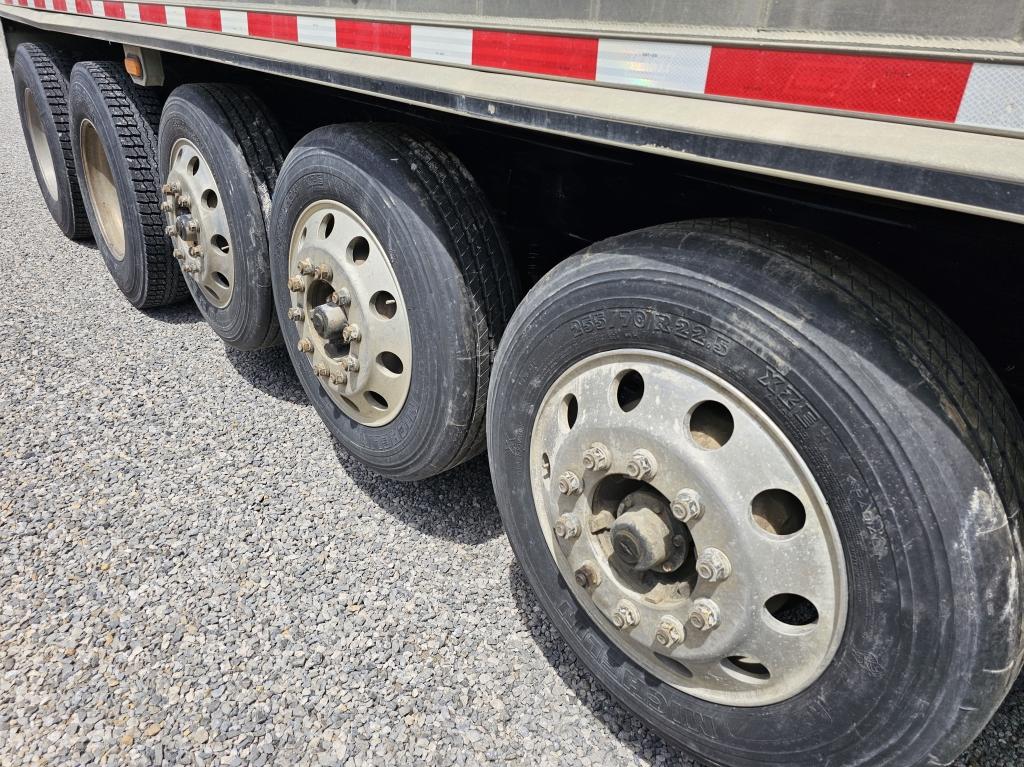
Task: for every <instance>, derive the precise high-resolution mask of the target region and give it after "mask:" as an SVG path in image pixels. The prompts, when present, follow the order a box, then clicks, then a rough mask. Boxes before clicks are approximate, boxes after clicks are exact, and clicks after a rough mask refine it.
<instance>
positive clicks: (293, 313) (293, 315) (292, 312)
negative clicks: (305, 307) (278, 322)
mask: <svg viewBox="0 0 1024 767" xmlns="http://www.w3.org/2000/svg"><path fill="white" fill-rule="evenodd" d="M288 319H290V320H295V321H296V322H302V320H304V319H306V313H305V312H304V311H302V309H299V308H298V307H297V306H293V307H292V308H291V309H289V310H288Z"/></svg>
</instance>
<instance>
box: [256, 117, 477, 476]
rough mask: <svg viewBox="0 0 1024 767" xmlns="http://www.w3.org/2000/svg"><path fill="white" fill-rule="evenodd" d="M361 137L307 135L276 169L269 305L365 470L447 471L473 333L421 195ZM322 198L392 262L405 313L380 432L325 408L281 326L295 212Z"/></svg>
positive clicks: (464, 412)
mask: <svg viewBox="0 0 1024 767" xmlns="http://www.w3.org/2000/svg"><path fill="white" fill-rule="evenodd" d="M360 138H361V137H360V135H359V133H358V128H354V129H353V130H352V131H351V132H345V131H343V132H342V137H339V139H338V140H339V141H340V142H341V144H340V145H339V146H337V149H336V150H335V149H334V148H333V147H332V149H331V151H326V150H325V148H324V147H321V146H318V145H317V144H315V143H313V142H314V141H315V140H316V137H315V136H314V137H312V139H307V140H305V141H304V142H301V143H300V144H299V145H298V146H296V148H295V149H294V150H293V151H292V153H291V154H290V155H289V157H288V160H287V161H286V162H285V166H284V168H283V169H282V173H281V176H280V177H279V179H278V184H277V187H276V193H275V197H274V205H273V216H272V223H271V232H272V236H271V275H272V278H273V285H274V298H275V303H276V306H277V316H278V320H279V322H280V323H281V327H282V336H283V339H284V342H285V345H286V346H287V348H288V353H289V355H291V358H292V363H293V364H294V366H295V369H296V371H297V373H298V376H299V379H300V380H301V382H302V385H303V388H304V389H305V391H306V394H307V395H308V397H309V399H310V401H311V402H312V403H313V406H314V407H315V408H316V410H317V412H318V414H319V415H320V416H321V418H322V419H323V420H324V422H325V423H326V424H327V426H328V428H329V430H330V431H331V434H332V435H333V436H334V437H335V438H336V439H338V440H339V441H340V442H341V443H342V444H343V445H345V446H346V447H349V449H350V450H351V451H352V452H355V453H356V454H358V455H359V456H360V459H361V460H362V461H363V462H364V463H366V464H368V465H369V466H371V467H372V468H375V469H377V470H379V471H381V472H383V473H386V474H388V475H389V476H392V477H394V478H397V479H401V480H415V479H420V478H423V477H426V476H431V475H432V474H436V473H437V472H438V471H441V470H443V469H444V468H446V467H447V466H448V465H449V463H450V461H451V459H452V457H453V456H454V455H455V453H456V452H457V450H458V449H459V447H460V445H461V438H460V436H459V432H458V431H457V429H452V428H450V427H451V426H452V425H456V426H457V425H459V424H464V423H466V422H467V421H468V420H469V418H470V414H471V413H472V408H473V396H474V395H473V393H472V392H471V391H467V386H466V385H465V384H464V383H463V384H462V385H461V386H460V383H459V382H466V381H475V375H476V368H475V355H476V335H475V329H474V327H473V324H472V314H471V312H470V309H469V295H468V290H467V288H466V285H465V282H464V278H463V276H462V274H461V273H460V272H459V270H458V268H457V266H456V265H455V263H454V262H453V260H452V258H451V256H450V255H449V251H448V247H449V245H448V243H447V242H446V241H445V235H444V234H443V231H444V230H443V228H442V227H441V226H440V225H439V222H437V221H435V220H434V217H433V214H432V213H431V210H430V206H429V203H428V200H427V198H426V197H425V196H424V192H423V190H421V189H418V188H417V187H416V186H415V185H414V184H412V183H411V182H410V181H409V178H408V176H407V175H406V174H405V173H404V172H403V170H402V169H401V168H400V167H397V166H396V167H392V166H391V165H389V163H388V162H387V160H386V159H382V157H381V154H380V153H379V150H380V148H379V147H375V146H373V143H372V141H370V142H363V141H361V140H360ZM375 150H376V151H375ZM343 152H344V155H345V156H344V159H342V156H341V155H342V153H343ZM321 200H337V201H339V202H341V203H343V204H345V205H347V206H348V207H349V208H351V209H352V210H353V211H354V212H355V213H356V215H358V216H359V217H360V218H361V219H362V220H363V221H365V222H366V224H367V225H368V226H369V228H370V230H371V231H372V232H373V233H374V235H375V236H376V238H377V239H378V241H379V242H380V244H381V246H382V248H383V250H384V252H385V253H386V254H387V255H388V257H389V260H390V261H391V266H392V268H393V270H394V272H395V276H396V278H397V281H398V285H399V289H400V290H401V293H402V300H403V302H404V304H405V307H406V310H407V312H408V317H409V324H410V331H411V339H412V344H411V348H412V350H413V351H412V374H411V381H410V387H409V393H408V395H407V397H406V400H405V403H404V405H403V406H402V410H401V412H400V413H399V414H398V415H397V416H396V417H395V419H394V420H392V421H391V422H390V423H388V424H386V425H384V426H379V427H368V426H364V425H362V424H360V423H358V422H356V421H354V420H352V419H351V418H349V417H348V416H346V415H345V414H344V412H342V411H341V409H340V408H338V407H337V406H336V405H335V404H334V402H333V400H332V399H331V398H330V396H329V395H328V394H327V392H326V391H325V390H324V388H323V386H322V385H321V384H320V381H319V379H318V378H317V377H316V376H315V375H314V373H313V371H312V369H311V365H310V363H309V360H308V359H307V357H306V355H305V354H304V353H302V352H300V351H298V349H297V343H298V339H299V334H298V329H297V326H296V323H295V322H293V321H292V320H289V319H288V318H287V311H288V309H289V307H290V306H291V298H290V293H289V291H288V287H287V283H288V277H289V274H288V252H289V247H290V241H291V236H292V232H293V230H294V228H295V224H296V222H297V221H298V219H299V217H300V216H301V214H302V213H303V211H305V210H306V209H307V208H308V207H309V206H310V205H311V204H313V203H316V202H319V201H321Z"/></svg>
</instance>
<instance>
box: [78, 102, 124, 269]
mask: <svg viewBox="0 0 1024 767" xmlns="http://www.w3.org/2000/svg"><path fill="white" fill-rule="evenodd" d="M80 131H81V135H80V146H81V148H82V175H84V176H85V188H86V189H87V190H88V192H89V200H90V201H91V202H92V209H93V212H94V213H95V216H96V222H97V223H98V224H99V229H100V234H101V236H102V237H103V240H104V241H105V242H106V243H107V246H108V247H109V248H110V255H112V256H113V257H114V258H115V259H116V260H118V261H123V260H124V254H125V232H124V216H123V214H122V213H121V198H120V196H119V195H118V193H117V184H116V182H115V181H114V174H113V171H111V169H110V160H109V159H108V158H107V152H106V150H105V149H104V148H103V141H102V140H101V139H100V134H99V131H97V130H96V126H95V125H93V123H92V121H91V120H82V127H81V129H80Z"/></svg>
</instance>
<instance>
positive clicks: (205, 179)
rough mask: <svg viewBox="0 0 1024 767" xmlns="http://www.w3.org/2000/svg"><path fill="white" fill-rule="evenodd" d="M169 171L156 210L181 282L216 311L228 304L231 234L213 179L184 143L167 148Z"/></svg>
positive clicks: (204, 163)
mask: <svg viewBox="0 0 1024 767" xmlns="http://www.w3.org/2000/svg"><path fill="white" fill-rule="evenodd" d="M170 160H171V163H170V170H169V171H168V173H167V181H166V183H165V184H164V187H163V190H162V191H163V194H164V201H163V203H162V204H161V206H160V207H161V209H162V210H163V211H164V214H165V215H166V216H167V222H168V223H167V229H166V232H167V236H168V237H170V238H171V242H172V245H173V246H174V257H175V258H176V259H178V261H179V262H180V263H181V269H182V271H183V272H184V273H185V276H186V279H190V280H192V281H193V282H194V283H195V284H196V285H197V286H198V287H199V290H200V291H201V292H202V294H203V296H204V298H206V300H207V301H209V302H210V303H211V304H213V305H214V306H215V307H217V308H218V309H223V308H224V307H226V306H227V305H228V304H229V303H230V302H231V296H232V295H233V293H234V281H235V261H234V255H233V253H232V246H233V243H232V240H231V232H230V229H229V228H228V220H227V214H226V212H225V210H224V205H223V201H222V198H221V195H220V188H219V186H218V185H217V179H216V178H214V175H213V170H212V169H211V168H210V165H209V163H208V162H207V160H206V158H205V157H204V156H203V154H202V153H201V152H200V151H199V149H198V148H197V147H196V146H195V144H193V143H192V142H191V141H189V140H188V139H179V140H178V141H176V142H175V143H174V146H173V147H171V157H170Z"/></svg>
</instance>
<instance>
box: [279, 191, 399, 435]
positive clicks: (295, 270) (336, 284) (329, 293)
mask: <svg viewBox="0 0 1024 767" xmlns="http://www.w3.org/2000/svg"><path fill="white" fill-rule="evenodd" d="M288 273H289V275H290V276H289V280H288V289H289V293H290V296H291V308H290V309H289V311H288V319H289V320H291V321H292V322H294V323H295V328H296V330H297V331H298V334H299V340H298V349H299V351H301V352H303V353H304V354H305V356H306V359H307V361H308V363H309V365H310V366H311V367H312V369H313V371H314V373H315V374H316V375H317V377H318V378H319V381H320V385H321V386H322V387H323V388H324V390H325V391H326V392H327V394H328V395H329V396H330V398H331V400H332V401H333V402H334V403H335V404H336V405H337V406H338V407H339V408H340V409H341V411H342V412H343V413H345V414H346V415H347V416H348V417H349V418H351V419H352V420H354V421H357V422H358V423H361V424H363V425H365V426H374V427H378V426H384V425H386V424H388V423H390V422H391V421H392V420H394V419H395V418H396V417H397V416H398V414H399V412H401V410H402V407H403V405H404V404H405V400H406V398H407V396H408V394H409V382H410V379H411V376H412V333H411V329H410V325H409V316H408V313H407V311H406V306H405V301H404V300H403V298H402V291H401V288H400V287H399V285H398V278H397V277H396V276H395V271H394V268H393V267H392V265H391V261H390V259H389V258H388V255H387V253H386V252H385V251H384V248H383V247H382V246H381V244H380V242H379V241H378V239H377V237H376V236H375V235H374V234H373V232H372V231H371V230H370V228H369V226H368V225H367V224H366V222H365V221H363V220H362V219H361V218H360V217H359V216H358V215H356V213H355V212H354V211H353V210H352V209H351V208H349V207H347V206H345V205H343V204H341V203H340V202H336V201H334V200H321V201H319V202H316V203H314V204H312V205H310V206H309V207H308V208H306V209H305V210H304V211H303V212H302V214H301V215H300V216H299V218H298V221H297V222H296V224H295V227H294V229H293V230H292V237H291V245H290V247H289V256H288Z"/></svg>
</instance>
